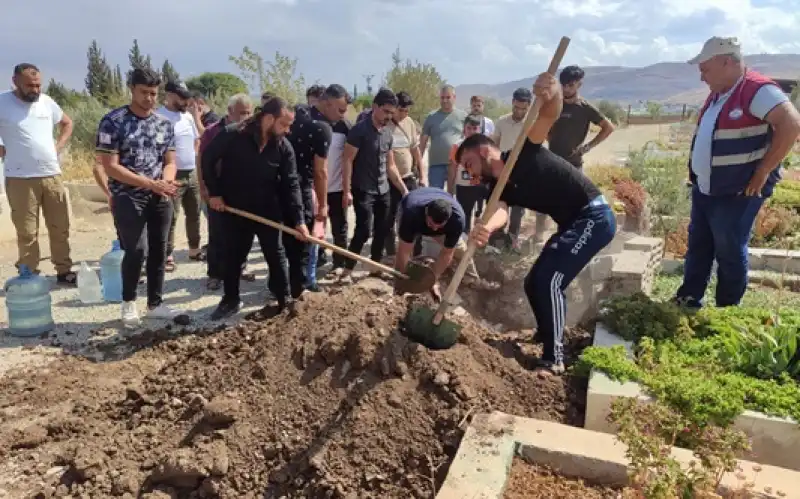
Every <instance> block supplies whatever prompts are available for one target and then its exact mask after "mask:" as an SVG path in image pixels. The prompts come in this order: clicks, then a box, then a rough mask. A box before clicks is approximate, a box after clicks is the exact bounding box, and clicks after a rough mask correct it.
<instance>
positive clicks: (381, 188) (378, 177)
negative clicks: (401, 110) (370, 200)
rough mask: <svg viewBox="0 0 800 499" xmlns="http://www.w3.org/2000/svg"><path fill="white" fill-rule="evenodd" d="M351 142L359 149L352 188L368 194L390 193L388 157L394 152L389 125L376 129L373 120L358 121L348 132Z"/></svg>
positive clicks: (355, 160) (354, 164)
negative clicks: (387, 172)
mask: <svg viewBox="0 0 800 499" xmlns="http://www.w3.org/2000/svg"><path fill="white" fill-rule="evenodd" d="M347 143H348V144H350V145H351V146H353V147H355V148H356V149H358V153H356V157H355V159H354V160H353V174H352V179H351V185H350V187H351V189H355V190H359V191H362V192H365V193H367V194H380V195H383V194H386V193H387V192H389V181H388V179H387V176H386V156H387V155H388V154H390V153H391V151H392V131H391V129H390V128H389V127H383V128H381V129H380V130H378V129H377V128H375V125H374V124H373V123H372V119H366V120H363V121H360V122H358V123H356V124H355V125H354V126H353V128H351V129H350V133H348V134H347Z"/></svg>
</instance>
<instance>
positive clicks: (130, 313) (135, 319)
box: [122, 301, 142, 329]
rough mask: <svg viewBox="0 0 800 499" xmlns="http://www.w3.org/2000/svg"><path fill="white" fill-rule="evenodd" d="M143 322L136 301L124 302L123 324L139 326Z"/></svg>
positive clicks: (131, 326)
mask: <svg viewBox="0 0 800 499" xmlns="http://www.w3.org/2000/svg"><path fill="white" fill-rule="evenodd" d="M141 324H142V320H141V319H140V318H139V312H137V311H136V302H135V301H124V302H122V325H123V326H125V327H127V328H131V329H133V328H137V327H139V326H140V325H141Z"/></svg>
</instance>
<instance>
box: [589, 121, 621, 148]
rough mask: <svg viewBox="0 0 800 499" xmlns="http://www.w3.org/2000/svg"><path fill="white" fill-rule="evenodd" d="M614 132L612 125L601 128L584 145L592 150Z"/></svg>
mask: <svg viewBox="0 0 800 499" xmlns="http://www.w3.org/2000/svg"><path fill="white" fill-rule="evenodd" d="M613 132H614V125H611V124H609V126H603V127H602V128H601V129H600V131H599V132H597V135H595V136H594V138H592V140H590V141H589V142H588V143H587V144H586V145H587V146H589V148H590V149H594V148H595V147H597V146H598V145H600V144H601V143H602V142H603V141H604V140H606V139H607V138H608V137H609V136H610V135H611V134H612V133H613Z"/></svg>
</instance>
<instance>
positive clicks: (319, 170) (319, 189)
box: [314, 159, 328, 215]
mask: <svg viewBox="0 0 800 499" xmlns="http://www.w3.org/2000/svg"><path fill="white" fill-rule="evenodd" d="M314 192H315V193H316V194H317V209H316V213H314V215H319V214H325V213H326V212H327V210H328V160H327V159H323V160H322V161H319V160H317V161H316V162H315V164H314Z"/></svg>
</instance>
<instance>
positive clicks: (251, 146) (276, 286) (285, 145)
mask: <svg viewBox="0 0 800 499" xmlns="http://www.w3.org/2000/svg"><path fill="white" fill-rule="evenodd" d="M293 120H294V112H293V111H292V110H291V109H290V108H289V106H288V104H287V103H286V101H284V100H283V99H281V98H279V97H274V98H272V99H270V100H268V101H267V102H266V103H264V105H263V106H261V110H260V111H259V113H258V114H256V115H255V116H254V117H253V118H251V119H250V120H248V121H247V122H244V123H242V124H234V125H228V126H227V127H225V130H223V131H221V132H220V133H219V135H217V136H216V137H215V138H214V140H213V141H211V143H210V144H209V145H208V147H207V148H206V149H205V150H204V151H203V157H202V160H201V161H202V168H203V178H204V180H205V183H206V187H207V188H208V196H209V199H208V205H209V207H210V208H211V209H213V210H216V211H220V212H224V211H225V208H226V206H231V207H234V208H238V209H241V210H244V211H247V212H250V213H253V214H255V215H259V216H262V217H264V218H267V219H270V220H275V221H281V220H284V221H285V222H287V223H288V224H289V225H290V226H291V227H294V228H295V229H297V231H298V232H300V237H301V238H304V239H305V238H306V237H308V235H309V232H308V227H306V224H305V214H304V213H303V197H302V193H301V191H300V182H299V179H298V176H297V165H296V163H295V155H294V150H293V149H292V145H291V143H290V142H289V140H288V139H286V137H285V135H286V133H287V132H288V131H289V127H290V126H291V125H292V121H293ZM218 162H221V166H220V168H219V169H217V168H216V165H217V163H218ZM225 228H226V241H225V242H226V248H225V249H226V253H227V257H226V260H225V269H224V272H225V277H224V295H223V297H222V301H220V304H219V305H218V306H217V309H216V310H215V311H214V312H213V314H212V315H211V318H212V319H213V320H220V319H223V318H225V317H229V316H231V315H233V314H235V313H236V312H237V311H238V310H239V309H240V308H241V300H240V295H239V277H240V273H241V268H242V264H243V263H244V262H245V260H246V259H247V255H248V254H249V253H250V248H251V247H252V244H253V237H258V242H259V244H260V246H261V251H262V252H263V253H264V259H265V260H266V262H267V266H268V268H269V280H268V284H267V285H268V287H269V290H270V291H271V292H272V294H273V296H274V297H275V298H276V299H277V306H270V305H269V304H268V305H266V306H265V307H264V308H263V309H262V311H261V315H262V316H263V317H273V316H275V315H277V314H279V313H281V312H282V311H283V310H284V309H287V308H288V310H289V313H290V315H295V314H296V309H295V302H294V300H292V299H291V297H290V296H289V285H288V279H287V275H286V266H285V264H286V256H285V254H284V249H283V246H282V245H281V234H280V232H279V231H278V230H277V229H274V228H272V227H269V226H266V225H263V224H260V223H258V222H255V221H252V220H249V219H247V218H243V217H240V216H238V215H235V214H232V213H227V214H225Z"/></svg>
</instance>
